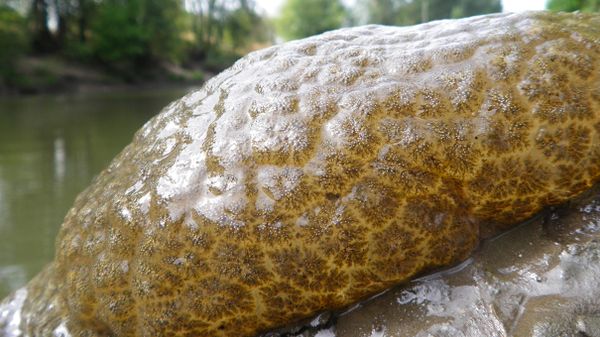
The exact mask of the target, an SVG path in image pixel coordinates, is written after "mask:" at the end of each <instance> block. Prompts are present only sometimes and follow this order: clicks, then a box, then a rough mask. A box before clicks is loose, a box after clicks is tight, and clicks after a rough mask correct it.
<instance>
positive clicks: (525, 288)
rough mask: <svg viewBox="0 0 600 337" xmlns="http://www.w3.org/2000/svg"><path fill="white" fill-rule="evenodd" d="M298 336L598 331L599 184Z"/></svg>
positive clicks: (543, 335) (539, 335)
mask: <svg viewBox="0 0 600 337" xmlns="http://www.w3.org/2000/svg"><path fill="white" fill-rule="evenodd" d="M318 323H323V322H319V320H315V321H314V323H313V325H318ZM296 336H303V337H304V336H310V337H388V336H417V337H442V336H444V337H455V336H456V337H459V336H460V337H480V336H490V337H496V336H497V337H503V336H534V337H555V336H556V337H559V336H560V337H565V336H569V337H570V336H574V337H575V336H577V337H583V336H589V337H595V336H600V187H599V186H597V187H595V188H594V189H593V190H592V191H590V192H588V193H586V194H585V195H584V196H582V197H581V198H579V199H578V200H576V201H573V202H571V203H569V204H568V205H563V206H561V207H558V208H554V209H551V210H547V211H546V212H544V213H543V214H541V215H540V216H538V217H536V218H535V219H532V220H530V221H528V222H527V223H524V224H523V225H521V226H519V227H517V228H516V229H514V230H512V231H510V232H507V233H505V234H503V235H501V236H499V237H496V238H493V239H490V240H488V241H486V242H484V243H483V244H482V246H481V247H480V249H479V250H478V251H477V252H476V253H475V254H474V256H473V257H472V258H471V259H469V260H468V261H465V262H464V263H463V264H461V265H459V266H455V267H454V268H451V269H449V270H445V271H441V272H439V273H437V274H434V275H429V276H426V277H422V278H420V279H418V280H415V281H413V282H411V283H410V284H408V285H405V286H402V287H398V288H395V289H392V290H390V291H388V292H386V293H384V294H381V295H380V296H378V297H376V298H374V299H371V300H369V301H367V302H366V303H362V304H360V305H359V306H357V307H355V308H352V309H350V310H349V311H348V312H345V313H341V314H338V315H337V316H334V317H333V318H332V319H331V320H330V321H329V322H328V325H325V326H321V327H307V328H306V330H305V331H304V332H303V333H302V334H298V335H296Z"/></svg>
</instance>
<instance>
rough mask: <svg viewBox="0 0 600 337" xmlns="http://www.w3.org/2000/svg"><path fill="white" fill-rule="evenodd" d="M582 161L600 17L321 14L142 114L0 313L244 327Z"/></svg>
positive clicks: (347, 281)
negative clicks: (45, 262) (326, 22)
mask: <svg viewBox="0 0 600 337" xmlns="http://www.w3.org/2000/svg"><path fill="white" fill-rule="evenodd" d="M599 177H600V16H599V15H591V14H589V15H588V14H551V13H545V12H530V13H525V14H501V15H490V16H481V17H474V18H469V19H463V20H456V21H439V22H433V23H428V24H423V25H419V26H415V27H405V28H395V27H382V26H365V27H358V28H350V29H342V30H337V31H333V32H329V33H325V34H323V35H319V36H315V37H311V38H308V39H304V40H300V41H294V42H290V43H286V44H282V45H278V46H274V47H271V48H268V49H265V50H261V51H258V52H254V53H251V54H249V55H248V56H246V57H244V58H243V59H241V60H240V61H238V62H237V63H236V64H235V65H234V66H233V67H231V68H230V69H228V70H226V71H224V72H223V73H221V74H220V75H218V76H216V77H214V78H213V79H211V80H210V81H209V82H208V83H206V85H205V86H204V87H203V88H202V89H200V90H198V91H196V92H193V93H191V94H189V95H187V96H185V97H183V98H182V99H181V100H179V101H176V102H174V103H172V104H171V105H169V106H168V107H167V108H165V110H164V111H163V112H162V113H161V114H160V115H158V116H156V117H155V118H154V119H152V120H151V121H150V122H148V124H146V125H145V126H144V127H143V128H142V129H141V130H140V131H139V132H138V133H137V134H136V136H135V139H134V140H133V143H132V144H131V145H129V146H127V147H126V148H125V150H124V151H123V152H122V153H121V154H120V155H119V156H118V157H117V158H116V159H115V160H114V161H113V162H112V164H111V165H110V167H109V168H108V169H106V170H105V171H104V172H103V173H102V174H101V175H100V176H99V177H98V178H97V179H96V180H95V181H94V182H93V184H92V185H91V186H90V187H89V188H88V189H87V190H85V191H84V192H83V193H82V194H81V195H80V196H79V197H78V198H77V201H76V202H75V206H74V207H73V208H72V209H71V210H70V211H69V213H68V214H67V217H66V219H65V222H64V224H63V226H62V229H61V231H60V235H59V238H58V241H57V252H56V260H55V262H54V263H53V264H52V265H50V266H49V267H48V268H47V269H46V270H45V271H44V273H43V274H41V275H40V276H38V277H37V278H36V279H34V280H33V281H32V282H31V283H30V284H29V285H28V286H27V287H26V288H25V289H26V291H22V292H18V293H17V294H16V295H15V296H13V297H12V298H9V299H7V300H6V302H5V304H4V306H3V307H0V308H6V309H1V310H4V311H2V312H3V314H2V315H0V325H2V324H4V328H3V329H5V331H9V330H10V331H13V332H14V331H17V332H14V335H17V334H23V335H26V336H49V335H52V334H53V333H55V332H56V331H60V332H61V333H63V332H64V331H68V332H70V333H71V335H73V336H95V337H96V336H120V337H126V336H199V337H201V336H206V337H209V336H210V337H214V336H253V335H255V334H257V333H259V332H262V331H267V330H269V329H273V328H277V327H281V326H284V325H286V324H290V323H293V322H297V321H298V320H301V319H303V318H307V317H310V316H311V315H314V314H316V313H318V312H320V311H323V310H334V309H340V308H343V307H345V306H348V305H350V304H352V303H354V302H356V301H358V300H360V299H363V298H365V297H368V296H370V295H373V294H376V293H378V292H380V291H382V290H384V289H386V288H388V287H390V286H392V285H395V284H398V283H401V282H404V281H407V280H409V279H410V278H411V277H414V276H415V275H417V274H419V273H423V272H425V271H427V270H431V269H433V268H437V267H441V266H446V265H449V264H452V263H456V262H457V261H460V260H461V259H464V258H466V257H467V256H468V254H469V253H470V252H471V251H472V250H473V249H474V248H475V247H476V246H477V245H478V242H479V240H480V238H481V237H482V236H487V235H490V234H493V233H496V232H497V231H498V230H501V229H504V228H507V227H509V226H511V225H514V224H516V223H519V222H520V221H523V220H525V219H527V218H529V217H531V216H532V215H534V214H535V213H536V212H539V211H540V210H541V209H542V208H543V207H545V206H548V205H553V204H557V203H561V202H564V201H566V200H568V199H569V198H572V197H574V196H575V195H577V194H578V193H580V192H582V191H584V190H585V189H587V188H589V187H590V186H592V185H593V184H594V183H595V182H597V181H598V180H599ZM25 294H26V295H25ZM16 315H18V316H16ZM15 317H16V318H18V320H17V319H16V318H15ZM15 322H16V323H15ZM10 331H9V333H13V332H10Z"/></svg>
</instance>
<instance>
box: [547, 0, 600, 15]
mask: <svg viewBox="0 0 600 337" xmlns="http://www.w3.org/2000/svg"><path fill="white" fill-rule="evenodd" d="M546 7H547V8H548V9H549V10H552V11H562V12H574V11H582V12H600V0H550V1H548V3H547V5H546Z"/></svg>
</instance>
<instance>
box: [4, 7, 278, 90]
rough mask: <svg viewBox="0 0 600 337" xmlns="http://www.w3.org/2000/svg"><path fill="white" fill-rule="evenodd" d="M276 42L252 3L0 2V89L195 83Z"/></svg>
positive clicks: (264, 20)
mask: <svg viewBox="0 0 600 337" xmlns="http://www.w3.org/2000/svg"><path fill="white" fill-rule="evenodd" d="M272 42H273V34H272V32H271V29H270V25H269V23H268V22H267V20H266V19H265V18H264V17H263V16H261V15H259V14H258V13H257V11H256V6H255V4H254V2H253V1H252V0H220V1H219V0H186V1H183V0H20V1H11V0H0V62H1V65H0V91H17V92H36V91H45V89H53V88H54V89H55V88H58V87H61V86H62V85H66V84H68V83H69V81H70V80H72V79H74V78H75V79H79V80H81V79H84V80H87V81H92V82H100V83H109V84H110V83H113V84H114V83H123V82H127V83H141V82H148V81H159V82H164V81H191V82H197V81H201V80H202V79H203V77H204V72H205V71H208V72H218V71H221V70H222V69H224V68H226V67H228V66H230V65H231V64H232V63H233V62H234V61H235V60H236V59H237V58H239V57H240V56H241V55H243V54H246V53H247V52H248V51H249V50H251V49H256V48H259V47H262V46H266V45H270V44H271V43H272Z"/></svg>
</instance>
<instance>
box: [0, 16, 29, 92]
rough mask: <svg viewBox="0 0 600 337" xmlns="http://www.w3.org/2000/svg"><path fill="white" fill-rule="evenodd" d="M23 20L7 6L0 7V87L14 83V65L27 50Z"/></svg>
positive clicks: (15, 74)
mask: <svg viewBox="0 0 600 337" xmlns="http://www.w3.org/2000/svg"><path fill="white" fill-rule="evenodd" d="M24 32H25V19H24V18H23V17H22V16H21V15H20V14H19V13H17V12H16V11H15V10H13V9H12V8H10V7H7V6H1V5H0V86H1V84H2V82H5V83H6V82H9V83H7V84H10V82H12V81H14V78H15V77H16V76H17V73H16V70H15V69H16V63H17V60H18V58H19V57H21V56H23V55H24V54H25V52H26V50H27V43H28V41H27V36H26V35H25V33H24Z"/></svg>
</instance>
